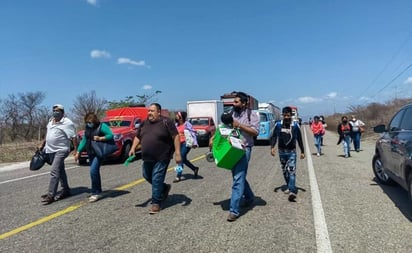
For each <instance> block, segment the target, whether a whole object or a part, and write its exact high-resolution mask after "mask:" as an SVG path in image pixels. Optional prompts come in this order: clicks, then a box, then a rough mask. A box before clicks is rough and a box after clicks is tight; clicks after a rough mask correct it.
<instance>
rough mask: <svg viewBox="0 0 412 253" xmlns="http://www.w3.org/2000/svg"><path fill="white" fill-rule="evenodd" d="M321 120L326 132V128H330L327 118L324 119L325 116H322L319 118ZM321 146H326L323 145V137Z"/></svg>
mask: <svg viewBox="0 0 412 253" xmlns="http://www.w3.org/2000/svg"><path fill="white" fill-rule="evenodd" d="M319 120H320V122H321V123H322V125H323V128H324V129H325V131H326V128H327V127H328V124H326V121H325V117H324V116H323V115H320V116H319ZM320 145H321V146H324V145H323V135H322V136H321V137H320Z"/></svg>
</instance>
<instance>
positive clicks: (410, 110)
mask: <svg viewBox="0 0 412 253" xmlns="http://www.w3.org/2000/svg"><path fill="white" fill-rule="evenodd" d="M374 131H375V132H376V133H382V136H381V137H380V138H379V139H378V140H377V141H376V146H375V155H374V156H373V160H372V167H373V172H374V174H375V176H376V179H377V181H378V182H379V183H381V184H385V185H391V184H399V185H400V186H401V187H402V188H404V189H405V190H407V191H408V195H409V198H410V199H411V200H412V103H410V104H407V105H405V106H404V107H402V108H401V109H400V110H399V111H398V112H397V113H396V114H395V115H394V116H393V118H392V119H391V121H390V123H389V125H388V126H387V127H386V126H385V125H378V126H375V127H374Z"/></svg>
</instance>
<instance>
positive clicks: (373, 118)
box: [325, 98, 412, 138]
mask: <svg viewBox="0 0 412 253" xmlns="http://www.w3.org/2000/svg"><path fill="white" fill-rule="evenodd" d="M410 102H412V98H408V99H395V100H392V101H389V102H387V103H385V104H378V103H372V104H369V105H367V106H351V107H350V111H349V112H347V113H336V114H334V115H331V116H327V117H326V118H325V120H326V123H327V124H328V127H327V129H328V130H329V131H336V132H337V128H338V124H339V123H340V122H341V118H342V116H347V117H348V119H349V120H350V119H351V118H350V117H351V115H356V118H357V119H359V120H361V121H363V122H364V123H365V125H366V128H365V130H366V131H365V132H364V133H363V134H362V138H377V137H378V136H379V135H378V134H376V133H374V132H373V127H374V126H377V125H379V124H385V125H386V126H387V125H388V123H389V121H390V120H391V118H392V117H393V115H394V114H395V113H396V112H397V111H398V110H399V109H400V108H401V107H402V106H404V105H406V104H408V103H410Z"/></svg>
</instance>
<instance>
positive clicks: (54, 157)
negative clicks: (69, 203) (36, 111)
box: [39, 104, 77, 205]
mask: <svg viewBox="0 0 412 253" xmlns="http://www.w3.org/2000/svg"><path fill="white" fill-rule="evenodd" d="M52 109H53V117H52V118H51V119H50V120H49V123H48V124H47V132H46V138H45V140H44V141H43V142H42V144H41V145H40V147H39V149H40V150H43V149H44V151H45V153H46V154H47V156H48V159H49V161H51V171H50V176H51V178H50V183H49V189H48V192H47V194H44V195H42V196H41V202H42V203H43V205H48V204H51V203H53V202H54V201H56V200H60V199H64V198H67V197H69V196H70V195H71V193H70V187H69V183H68V180H67V175H66V170H65V165H64V160H65V159H66V157H67V156H68V155H69V154H70V151H71V150H70V149H71V144H72V143H73V146H74V149H76V148H77V140H76V128H75V126H74V124H73V122H72V121H71V120H70V119H69V118H67V117H66V116H65V114H64V106H63V105H61V104H55V105H54V106H53V107H52ZM59 182H60V186H61V188H62V191H61V193H60V194H58V195H56V193H57V188H58V186H59Z"/></svg>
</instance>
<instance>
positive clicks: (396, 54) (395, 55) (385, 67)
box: [358, 31, 412, 98]
mask: <svg viewBox="0 0 412 253" xmlns="http://www.w3.org/2000/svg"><path fill="white" fill-rule="evenodd" d="M411 37H412V31H411V32H410V33H409V34H408V36H406V39H405V41H404V42H403V43H402V44H401V46H400V47H399V48H398V50H396V52H395V53H394V54H393V55H392V57H391V58H390V59H389V61H388V62H387V63H386V64H385V66H384V67H383V69H382V70H381V71H380V72H379V73H378V74H377V75H376V77H375V78H374V79H373V80H372V82H371V83H370V84H369V85H368V87H366V89H365V90H364V91H363V92H361V93H360V95H359V96H358V98H360V97H362V96H363V95H364V94H365V93H366V91H368V90H369V89H370V88H371V87H372V86H373V85H374V84H375V82H376V81H377V80H378V78H379V77H380V76H381V75H382V74H383V72H385V71H386V69H387V68H388V67H389V65H390V64H391V63H392V62H393V60H394V59H395V58H396V57H397V56H398V55H399V53H400V52H401V50H402V49H403V48H404V47H405V45H406V43H407V42H408V40H409V39H410V38H411ZM378 93H379V92H378Z"/></svg>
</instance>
